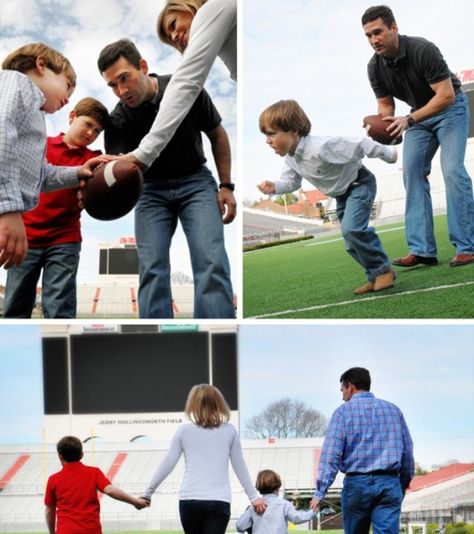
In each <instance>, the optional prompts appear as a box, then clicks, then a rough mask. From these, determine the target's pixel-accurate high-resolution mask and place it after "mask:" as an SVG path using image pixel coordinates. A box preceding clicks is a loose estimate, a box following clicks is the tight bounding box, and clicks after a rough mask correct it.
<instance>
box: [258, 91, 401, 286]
mask: <svg viewBox="0 0 474 534" xmlns="http://www.w3.org/2000/svg"><path fill="white" fill-rule="evenodd" d="M259 126H260V130H261V132H262V133H264V134H265V135H266V138H267V143H268V144H269V145H270V147H271V148H273V149H274V151H275V152H276V153H277V154H278V155H279V156H281V157H284V158H285V168H284V170H283V173H282V175H281V177H280V180H278V181H277V182H271V181H263V182H262V183H260V184H259V185H258V188H259V189H260V191H261V192H262V193H264V194H267V195H272V194H282V193H289V192H291V191H295V190H297V189H299V188H300V187H301V181H302V179H303V178H305V179H306V180H308V181H309V182H310V183H311V184H313V185H314V186H315V187H317V188H318V189H319V190H320V191H321V192H322V193H324V194H326V195H329V196H331V197H334V198H335V199H336V202H337V204H336V213H337V217H338V219H339V221H340V223H341V231H342V235H343V237H344V242H345V246H346V250H347V252H348V253H349V254H350V255H351V256H352V258H354V260H355V261H356V262H357V263H359V265H361V266H362V267H363V269H364V271H365V274H366V276H367V283H365V284H364V285H362V286H361V287H358V288H356V289H355V290H354V293H356V294H357V295H364V294H366V293H370V292H373V291H382V290H384V289H387V288H389V287H392V286H393V282H394V279H395V273H394V272H393V270H392V268H391V266H390V262H389V260H388V257H387V255H386V254H385V251H384V249H383V247H382V243H381V242H380V239H379V237H378V236H377V234H376V233H375V230H374V229H373V228H372V227H369V226H368V224H369V219H370V214H371V211H372V206H373V202H374V198H375V194H376V192H377V186H376V182H375V176H374V175H373V174H372V173H371V172H370V171H369V170H368V169H367V168H366V167H365V166H364V165H363V164H362V159H363V158H364V156H367V157H369V158H380V159H382V160H383V161H385V162H387V163H395V162H396V161H397V157H398V154H397V150H396V148H395V147H393V146H385V145H381V144H379V143H376V142H375V141H373V140H372V139H370V138H369V137H365V138H350V137H321V136H313V135H309V133H310V131H311V122H310V120H309V119H308V117H307V115H306V114H305V112H304V111H303V110H302V109H301V107H300V106H299V104H298V103H297V102H295V101H294V100H280V101H278V102H276V103H275V104H272V105H271V106H269V107H268V108H266V109H265V110H264V111H263V112H262V113H261V115H260V118H259Z"/></svg>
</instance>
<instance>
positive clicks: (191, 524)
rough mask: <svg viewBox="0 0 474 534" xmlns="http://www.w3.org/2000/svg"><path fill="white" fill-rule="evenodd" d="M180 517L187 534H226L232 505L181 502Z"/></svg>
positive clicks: (192, 501)
mask: <svg viewBox="0 0 474 534" xmlns="http://www.w3.org/2000/svg"><path fill="white" fill-rule="evenodd" d="M179 516H180V518H181V524H182V525H183V530H184V532H185V534H225V529H226V528H227V524H228V523H229V519H230V503H228V502H224V501H198V500H189V501H188V500H183V501H179Z"/></svg>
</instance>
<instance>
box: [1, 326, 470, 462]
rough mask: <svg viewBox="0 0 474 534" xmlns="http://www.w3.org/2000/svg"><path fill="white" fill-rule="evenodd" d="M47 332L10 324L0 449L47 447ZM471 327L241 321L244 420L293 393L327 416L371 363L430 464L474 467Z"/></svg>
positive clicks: (377, 382)
mask: <svg viewBox="0 0 474 534" xmlns="http://www.w3.org/2000/svg"><path fill="white" fill-rule="evenodd" d="M40 340H41V327H39V326H26V325H14V326H10V325H3V326H2V335H1V336H0V429H1V431H0V443H38V442H40V441H41V429H42V416H43V397H42V369H41V344H40ZM473 344H474V331H473V329H472V325H453V324H451V325H446V324H444V325H443V324H440V323H438V324H434V325H420V324H417V325H410V326H407V325H394V324H392V325H380V324H379V325H367V324H364V325H350V324H347V323H346V324H337V325H336V324H333V325H327V324H326V325H324V324H323V325H310V326H301V325H292V324H288V323H287V324H284V325H283V324H282V325H279V326H274V325H258V326H253V325H244V326H241V327H240V328H239V382H240V421H241V424H242V423H244V422H245V421H246V420H248V419H249V418H250V417H252V416H253V415H255V414H258V413H259V412H260V411H261V410H262V409H263V408H265V407H266V406H267V405H268V404H269V403H270V402H272V401H274V400H278V399H281V398H282V397H286V396H289V397H291V398H296V399H300V400H302V401H303V402H305V403H306V404H308V405H310V406H312V407H314V408H316V409H318V410H319V411H321V412H322V413H323V414H324V415H325V416H326V417H328V418H329V417H330V416H331V414H332V412H333V411H334V410H335V409H336V408H337V406H339V405H340V404H341V402H342V401H341V393H340V392H339V377H340V375H341V374H342V373H343V372H344V371H345V370H347V369H348V368H349V367H352V366H363V367H367V368H368V369H369V370H370V371H371V375H372V384H373V386H372V391H373V392H374V394H375V395H376V396H378V397H381V398H384V399H387V400H390V401H392V402H394V403H395V404H397V405H398V406H399V407H400V408H401V409H402V411H403V413H404V414H405V418H406V421H407V423H408V426H409V428H410V431H411V434H412V437H413V440H414V442H415V453H416V459H417V461H418V462H420V463H421V464H422V465H423V466H426V467H430V466H431V465H433V464H438V463H442V462H444V461H446V460H448V459H457V460H459V461H462V462H470V461H474V454H473V451H474V413H473V411H472V404H473V401H474V380H473V379H474V357H473V355H472V351H469V350H467V347H472V346H473Z"/></svg>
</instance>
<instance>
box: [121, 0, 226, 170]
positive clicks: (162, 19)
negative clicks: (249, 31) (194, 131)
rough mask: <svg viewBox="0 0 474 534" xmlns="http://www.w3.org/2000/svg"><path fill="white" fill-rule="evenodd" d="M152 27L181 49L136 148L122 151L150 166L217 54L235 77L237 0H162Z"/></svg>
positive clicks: (198, 91) (167, 140)
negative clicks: (167, 82) (177, 65)
mask: <svg viewBox="0 0 474 534" xmlns="http://www.w3.org/2000/svg"><path fill="white" fill-rule="evenodd" d="M157 31H158V36H159V37H160V39H161V40H162V41H163V42H165V43H167V44H169V45H171V46H174V47H175V48H177V49H178V50H179V51H180V52H182V53H183V61H182V62H181V64H180V66H179V67H178V68H177V69H176V71H175V72H174V74H173V76H172V78H171V80H170V82H169V84H168V87H167V88H166V91H165V94H164V96H163V100H162V101H161V104H160V109H159V111H158V115H157V116H156V118H155V121H154V122H153V124H152V126H151V129H150V132H149V133H148V134H147V135H146V136H145V137H144V138H143V139H142V141H141V142H140V145H139V147H138V148H137V149H136V150H134V151H133V152H131V153H130V154H126V155H125V156H123V158H125V159H129V160H132V161H134V162H135V163H138V164H140V165H141V166H142V167H150V166H151V164H152V163H153V161H154V160H155V159H156V158H157V157H158V156H159V155H160V154H161V152H162V151H163V149H164V148H165V147H166V145H167V144H168V142H169V140H170V139H171V137H173V135H174V133H175V132H176V130H177V128H178V126H179V125H180V124H181V122H182V120H183V119H184V117H185V116H186V114H187V113H188V111H189V110H190V109H191V106H192V105H193V103H194V101H195V100H196V98H197V96H198V95H199V93H200V92H201V90H202V88H203V86H204V82H205V81H206V78H207V76H208V74H209V71H210V70H211V67H212V64H213V63H214V60H215V59H216V57H217V56H219V57H220V58H221V59H222V61H223V62H224V63H225V65H226V66H227V68H228V69H229V71H230V77H231V78H232V79H233V80H235V81H236V80H237V0H167V1H166V5H165V7H164V9H163V11H162V12H161V13H160V15H159V17H158V22H157Z"/></svg>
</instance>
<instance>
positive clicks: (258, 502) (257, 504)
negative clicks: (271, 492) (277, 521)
mask: <svg viewBox="0 0 474 534" xmlns="http://www.w3.org/2000/svg"><path fill="white" fill-rule="evenodd" d="M252 506H253V507H254V509H255V511H256V512H257V514H263V512H265V508H266V507H267V504H266V502H265V501H264V499H263V497H258V498H257V499H254V500H253V501H252Z"/></svg>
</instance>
